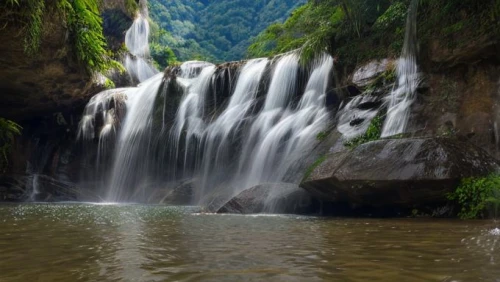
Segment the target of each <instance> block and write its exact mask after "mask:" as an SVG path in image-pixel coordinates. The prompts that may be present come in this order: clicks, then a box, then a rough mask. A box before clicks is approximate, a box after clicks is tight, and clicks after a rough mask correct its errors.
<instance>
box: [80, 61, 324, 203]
mask: <svg viewBox="0 0 500 282" xmlns="http://www.w3.org/2000/svg"><path fill="white" fill-rule="evenodd" d="M234 66H235V67H237V68H238V71H236V73H237V79H236V84H235V85H234V86H235V87H234V89H232V88H231V87H225V89H226V90H227V91H229V92H230V93H228V94H227V95H226V94H224V95H226V97H227V96H230V98H229V101H228V103H227V105H226V106H224V104H217V105H218V106H217V105H215V106H214V105H213V104H212V103H214V101H218V100H217V99H215V98H213V96H215V95H217V94H221V93H219V92H217V91H221V90H220V89H218V88H217V85H219V86H220V85H226V86H227V85H231V79H233V74H234V73H235V72H234V71H229V70H227V69H223V68H224V67H217V66H215V65H213V64H210V63H206V62H187V63H184V64H183V65H182V66H180V67H178V68H172V69H171V70H170V71H168V72H167V73H169V75H167V76H166V77H165V78H164V77H163V74H158V75H156V76H154V77H152V78H151V79H149V80H147V81H145V82H143V83H141V84H140V85H139V86H138V87H136V88H126V89H115V90H108V91H105V92H102V93H100V94H98V95H96V96H95V97H94V98H93V99H92V100H91V102H89V104H88V105H87V108H86V110H85V113H84V117H83V119H82V122H81V123H80V137H81V138H84V139H85V138H86V139H92V138H93V139H97V140H99V141H98V142H97V144H99V147H103V148H112V146H114V150H113V151H112V152H111V153H112V157H111V161H110V163H109V166H110V167H111V170H110V171H109V173H106V176H107V179H106V180H104V182H103V185H104V187H105V191H106V192H105V193H104V195H103V198H104V199H105V200H106V201H115V202H116V201H119V202H124V201H145V200H146V199H148V195H149V194H150V193H151V191H153V190H154V189H164V190H168V189H169V187H170V186H169V185H170V184H169V183H178V181H181V180H183V179H193V180H194V183H195V184H194V188H193V190H194V191H193V197H192V199H193V203H195V204H200V203H201V204H205V203H207V201H210V198H213V197H215V194H214V193H216V194H217V197H222V198H224V199H226V200H227V199H229V197H231V196H233V195H234V194H235V193H238V192H240V191H242V190H244V189H246V188H250V187H252V186H255V185H257V184H260V183H264V182H280V181H283V180H284V177H285V174H286V173H287V172H288V171H289V170H290V169H291V167H292V166H293V165H294V164H296V163H297V162H299V161H300V159H301V158H302V157H303V156H304V155H305V154H307V152H308V151H310V150H311V149H312V146H314V144H315V142H316V141H315V140H316V135H317V134H318V133H319V132H321V131H323V130H324V128H325V127H327V126H328V121H329V113H328V111H327V109H326V105H325V104H326V103H325V97H326V93H327V87H328V85H329V83H330V76H331V71H332V69H333V59H332V58H331V57H330V56H327V55H324V56H321V57H320V58H319V59H317V60H316V61H315V62H314V63H313V64H311V66H310V68H309V69H310V71H307V70H306V69H302V67H301V66H300V65H299V57H298V55H296V54H295V53H290V54H285V55H283V56H280V57H277V58H275V59H274V60H271V61H270V60H268V59H254V60H250V61H248V62H246V63H245V64H243V65H242V66H240V64H239V63H235V64H234ZM227 74H231V75H227ZM268 76H269V77H268ZM268 78H269V79H268ZM306 79H307V80H306ZM216 81H219V82H220V83H219V84H217V83H216ZM301 81H304V82H305V81H307V84H306V85H303V84H302V85H303V86H301ZM171 84H174V85H177V86H176V87H174V88H173V89H170V88H169V87H168V85H171ZM304 84H305V83H304ZM162 85H163V87H162ZM223 88H224V87H223ZM179 89H180V90H179ZM176 91H177V92H176ZM179 91H180V93H178V92H179ZM214 92H215V93H214ZM159 93H161V95H160V94H159ZM301 93H303V94H301ZM179 95H180V96H179ZM221 95H222V94H221ZM122 97H125V98H122ZM176 97H179V98H176ZM162 99H163V102H161V101H162ZM176 99H180V100H177V101H179V102H178V107H177V110H176V113H175V115H173V117H172V120H170V119H169V118H166V116H169V115H167V114H166V111H167V110H166V107H167V106H166V105H167V101H169V100H176ZM219 100H221V99H219ZM113 101H114V102H113ZM119 101H121V102H119ZM220 102H222V101H220ZM116 103H118V105H121V106H117V105H116ZM218 107H224V108H221V110H220V111H219V110H218V109H217V108H218ZM117 108H126V111H125V110H120V111H117ZM208 109H212V110H214V109H217V110H214V111H209V110H208ZM117 112H120V113H123V112H126V114H125V118H123V115H119V114H117ZM167 131H168V133H167V134H164V132H167ZM108 136H111V137H108ZM115 136H116V137H115ZM104 140H108V141H109V140H114V141H112V143H111V144H114V145H109V144H110V143H109V142H108V141H106V142H105V141H104ZM113 142H114V143H113ZM101 143H102V144H106V145H102V146H101V145H100V144H101ZM99 150H102V149H99ZM109 153H110V151H109V150H107V151H106V153H105V154H106V155H109ZM102 154H104V153H102ZM102 154H101V155H102ZM98 155H99V154H98ZM101 158H102V157H101ZM176 181H177V182H176ZM158 187H159V188H158ZM154 191H156V190H154Z"/></svg>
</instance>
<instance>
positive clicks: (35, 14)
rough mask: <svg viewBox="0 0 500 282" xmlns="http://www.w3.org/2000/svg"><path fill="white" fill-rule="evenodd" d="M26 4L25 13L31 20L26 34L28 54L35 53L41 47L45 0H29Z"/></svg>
mask: <svg viewBox="0 0 500 282" xmlns="http://www.w3.org/2000/svg"><path fill="white" fill-rule="evenodd" d="M26 6H27V7H26V10H25V13H26V16H27V17H29V20H28V25H27V27H26V31H25V33H26V35H25V36H24V52H25V53H26V54H28V55H34V54H35V53H36V52H38V49H39V48H40V41H41V38H42V32H43V16H44V14H45V1H40V0H28V1H27V2H26Z"/></svg>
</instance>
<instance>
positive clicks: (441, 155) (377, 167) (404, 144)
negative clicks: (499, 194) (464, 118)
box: [301, 138, 500, 207]
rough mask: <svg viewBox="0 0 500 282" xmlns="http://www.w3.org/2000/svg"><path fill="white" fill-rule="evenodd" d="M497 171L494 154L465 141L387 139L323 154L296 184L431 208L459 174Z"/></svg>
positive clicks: (336, 197) (378, 202) (323, 194)
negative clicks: (319, 161) (307, 173)
mask: <svg viewBox="0 0 500 282" xmlns="http://www.w3.org/2000/svg"><path fill="white" fill-rule="evenodd" d="M499 171H500V166H499V165H498V162H497V161H496V160H495V159H493V158H492V157H491V156H489V155H488V154H487V153H486V152H484V151H483V150H481V149H480V148H477V147H475V146H473V145H471V144H469V143H468V142H463V141H459V140H456V139H446V138H426V139H387V140H379V141H373V142H370V143H366V144H363V145H360V146H358V147H357V148H355V149H354V150H352V151H351V150H342V151H339V152H336V153H330V154H328V155H327V157H326V159H325V160H324V161H323V162H322V163H321V164H319V165H318V166H317V167H316V168H315V169H314V170H313V171H312V173H311V175H310V176H308V177H307V179H305V181H304V182H303V183H302V184H301V187H303V188H304V189H306V190H307V191H309V192H310V193H311V194H313V195H315V196H316V197H317V198H318V199H321V200H323V201H326V202H341V203H349V204H351V205H353V206H356V205H357V206H369V207H384V206H399V207H422V206H424V207H426V206H431V207H432V206H434V207H436V206H439V205H444V204H446V201H447V199H446V195H447V193H449V192H452V191H453V190H454V189H455V188H456V187H457V186H458V184H459V182H460V180H461V179H462V178H466V177H471V176H485V175H488V174H490V173H494V172H499Z"/></svg>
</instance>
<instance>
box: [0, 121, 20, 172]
mask: <svg viewBox="0 0 500 282" xmlns="http://www.w3.org/2000/svg"><path fill="white" fill-rule="evenodd" d="M21 130H22V127H21V126H20V125H18V124H17V123H15V122H13V121H11V120H8V119H5V118H0V173H2V172H3V171H4V170H5V168H6V166H7V164H8V154H9V152H10V150H11V147H12V142H13V141H14V138H15V136H16V135H21Z"/></svg>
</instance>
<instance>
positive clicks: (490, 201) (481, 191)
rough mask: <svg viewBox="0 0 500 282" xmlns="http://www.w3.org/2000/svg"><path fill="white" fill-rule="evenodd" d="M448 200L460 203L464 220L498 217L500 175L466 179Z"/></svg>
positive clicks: (460, 213) (460, 214)
mask: <svg viewBox="0 0 500 282" xmlns="http://www.w3.org/2000/svg"><path fill="white" fill-rule="evenodd" d="M448 199H449V200H451V201H455V202H457V203H458V205H459V206H460V212H459V213H458V216H459V217H460V218H462V219H473V218H486V217H488V215H490V216H493V215H496V214H498V211H499V208H500V175H497V174H492V175H489V176H486V177H477V178H464V179H462V181H461V182H460V185H459V186H458V188H457V189H456V190H455V192H453V193H450V194H449V195H448Z"/></svg>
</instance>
